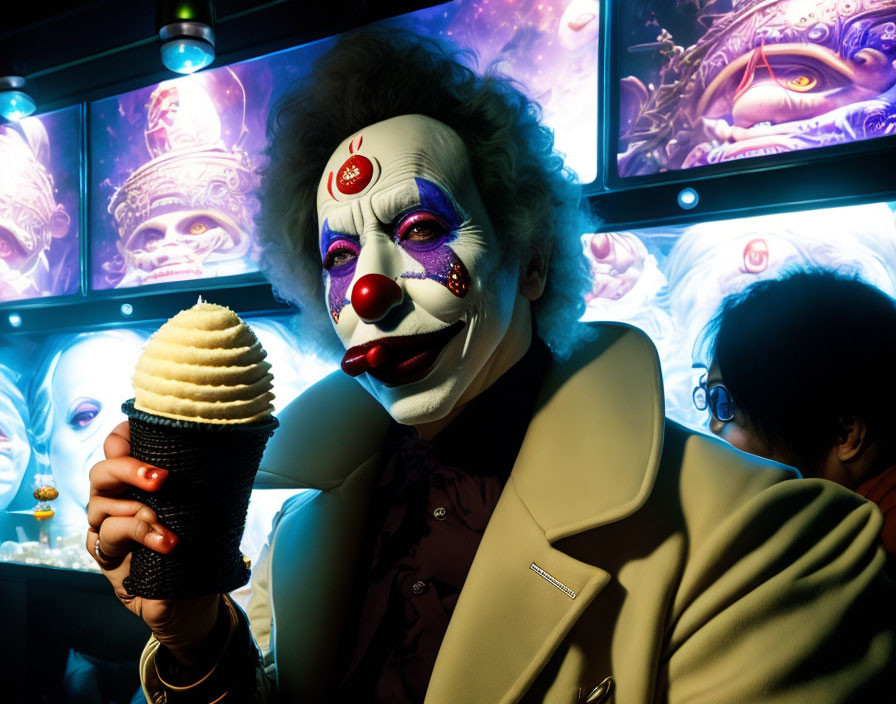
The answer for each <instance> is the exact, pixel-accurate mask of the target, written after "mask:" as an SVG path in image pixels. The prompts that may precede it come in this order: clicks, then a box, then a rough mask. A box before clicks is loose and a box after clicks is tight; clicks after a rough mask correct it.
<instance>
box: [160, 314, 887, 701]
mask: <svg viewBox="0 0 896 704" xmlns="http://www.w3.org/2000/svg"><path fill="white" fill-rule="evenodd" d="M663 415H664V413H663V395H662V386H661V377H660V370H659V363H658V360H657V356H656V352H655V350H654V348H653V346H652V344H651V343H650V341H649V340H648V339H647V338H646V337H645V336H644V335H643V334H641V333H640V332H638V331H635V330H632V329H630V328H627V327H623V326H617V325H605V326H601V328H600V334H599V337H598V339H597V340H596V341H595V342H594V343H592V344H590V345H589V346H588V347H587V349H584V350H583V351H582V352H581V353H579V354H578V355H576V356H574V358H573V359H571V360H569V361H568V362H566V363H564V364H562V365H554V366H553V367H552V368H551V369H550V370H549V372H548V375H547V377H546V379H545V382H544V383H543V386H542V389H541V393H540V397H539V402H538V405H537V411H536V413H535V415H534V416H533V418H532V422H531V424H530V426H529V429H528V431H527V434H526V438H525V440H524V442H523V446H522V448H521V450H520V454H519V457H518V459H517V462H516V464H515V466H514V469H513V472H512V474H511V476H510V479H509V480H508V482H507V485H506V488H505V489H504V492H503V493H502V495H501V498H500V501H499V502H498V505H497V508H496V509H495V512H494V514H493V516H492V518H491V520H490V522H489V524H488V527H487V529H486V532H485V535H484V536H483V539H482V543H481V545H480V547H479V550H478V552H477V553H476V557H475V560H474V562H473V565H472V568H471V570H470V573H469V576H468V577H467V580H466V583H465V584H464V588H463V591H462V593H461V595H460V599H459V601H458V604H457V608H456V610H455V612H454V615H453V616H452V618H451V622H450V624H449V627H448V631H447V633H446V635H445V639H444V641H443V643H442V647H441V650H440V651H439V655H438V659H437V661H436V665H435V670H434V672H433V675H432V679H431V681H430V685H429V689H428V692H427V697H426V701H427V702H428V703H431V704H449V703H450V704H498V703H503V702H518V701H522V702H550V703H551V704H574V703H575V702H578V701H586V700H588V701H610V700H611V699H609V698H607V697H604V698H601V697H602V694H601V692H594V695H593V698H590V699H589V695H590V694H591V693H592V692H593V691H594V690H595V688H596V687H597V686H598V685H599V683H601V682H603V681H604V680H605V679H606V678H607V677H611V678H612V681H613V684H614V689H615V695H614V696H615V699H614V700H613V701H615V702H617V704H648V703H652V702H675V703H677V702H682V703H684V702H688V703H694V704H697V703H701V702H713V703H726V704H727V703H734V702H744V703H749V704H759V703H766V702H768V703H771V702H775V703H778V702H780V703H785V702H786V703H797V702H801V703H802V702H806V703H813V704H815V703H822V702H875V701H881V702H884V701H893V697H892V690H890V693H889V695H888V696H887V697H884V695H883V694H881V695H876V694H875V695H872V694H871V692H873V691H875V689H874V687H876V684H877V680H878V679H882V678H883V673H884V672H885V671H889V672H890V673H891V675H892V672H893V671H894V669H893V668H894V664H896V623H894V622H896V613H894V611H896V609H894V607H893V604H894V603H896V601H894V596H896V589H894V586H893V584H892V583H890V582H886V581H884V580H883V578H882V576H881V574H882V573H881V568H882V566H883V563H884V555H883V552H882V550H881V548H880V546H879V545H878V541H877V535H878V533H879V531H880V526H881V517H880V515H879V513H878V511H877V509H876V508H875V507H874V506H873V505H871V504H869V503H866V502H865V501H863V500H862V499H859V498H857V497H856V496H854V495H853V494H851V493H850V492H847V491H845V490H843V489H841V488H840V487H838V486H836V485H834V484H830V483H828V482H824V481H819V480H797V481H794V478H796V477H797V476H798V475H796V473H795V472H794V471H793V470H791V469H789V468H786V467H783V466H780V465H776V464H773V463H770V462H765V461H762V460H759V459H757V458H755V457H753V456H750V455H747V454H744V453H741V452H738V451H736V450H734V449H732V448H731V447H729V446H727V445H725V444H723V443H721V442H719V441H717V440H715V439H714V438H709V437H706V436H703V435H699V434H695V433H692V432H690V431H688V430H686V429H684V428H682V427H681V426H679V425H677V424H675V423H672V422H669V421H665V422H664V417H663ZM280 419H281V423H282V425H281V428H280V430H278V432H277V435H276V436H275V438H274V440H272V442H271V445H270V447H269V449H268V451H267V453H266V455H265V460H264V462H263V468H264V471H263V473H262V474H260V475H259V484H260V485H262V486H271V487H273V486H276V487H284V486H307V487H313V488H318V489H321V490H322V491H321V492H320V493H316V494H313V495H310V496H309V495H305V496H300V497H297V498H296V499H294V500H292V501H290V502H288V503H287V505H286V506H285V507H284V510H283V511H282V512H281V514H279V515H278V520H277V522H276V525H275V530H274V532H273V534H272V535H273V542H272V546H271V551H270V553H269V555H270V558H271V559H270V560H265V561H264V562H263V563H261V564H260V565H259V569H257V570H256V577H255V584H254V596H253V599H252V602H251V603H250V608H249V617H250V620H251V623H252V629H253V632H254V633H255V635H256V638H257V640H258V642H259V643H260V644H261V645H262V646H263V648H265V649H268V655H267V661H268V662H269V663H270V664H271V666H270V667H269V672H270V674H271V676H272V677H276V680H277V685H278V689H279V692H280V697H281V701H283V702H314V701H326V698H325V695H324V687H325V685H326V683H327V679H328V677H329V676H330V674H331V665H332V662H333V660H334V655H335V653H336V651H337V648H338V636H339V634H340V632H341V629H342V625H343V616H344V615H345V613H346V608H345V607H346V602H347V599H348V598H349V595H350V593H351V586H352V580H353V577H354V574H353V567H354V565H355V562H356V557H357V553H358V547H359V542H360V538H361V535H362V532H363V530H364V529H365V527H366V518H367V503H368V496H369V491H370V489H371V488H372V486H373V485H374V484H375V482H376V479H377V476H378V472H379V470H380V468H381V465H382V459H383V458H382V457H381V456H380V446H381V444H382V439H383V434H384V432H385V430H386V427H387V424H388V418H387V416H386V415H385V413H384V412H383V410H382V409H381V408H380V407H379V406H378V405H377V404H376V402H375V401H373V399H372V398H370V397H369V396H368V395H367V394H366V392H364V391H363V390H362V389H361V388H360V386H359V385H358V384H357V383H356V382H355V381H353V380H350V379H348V378H347V377H344V375H341V374H336V375H332V376H331V377H328V378H327V379H325V380H324V381H322V382H321V383H320V384H318V385H317V386H315V387H313V388H312V389H310V390H309V391H307V392H306V393H305V394H303V395H302V396H301V397H300V398H299V399H297V401H296V402H294V403H293V404H292V405H291V406H290V407H289V408H287V409H286V410H285V411H284V413H283V414H282V415H281V417H280ZM272 621H273V624H274V631H273V632H272V631H271V624H272ZM154 647H155V644H154V643H153V642H151V643H150V646H149V647H148V649H147V652H146V653H145V656H144V659H143V670H144V673H145V672H146V668H148V667H149V666H150V665H151V662H152V653H153V652H154ZM273 663H276V669H275V668H274V667H273ZM275 672H276V674H274V673H275ZM889 680H890V682H888V684H889V683H891V682H892V676H891V677H890V678H889Z"/></svg>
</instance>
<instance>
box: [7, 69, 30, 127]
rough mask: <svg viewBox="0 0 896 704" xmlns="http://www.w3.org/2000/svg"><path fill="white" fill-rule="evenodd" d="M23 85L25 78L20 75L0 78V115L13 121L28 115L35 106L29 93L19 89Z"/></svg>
mask: <svg viewBox="0 0 896 704" xmlns="http://www.w3.org/2000/svg"><path fill="white" fill-rule="evenodd" d="M24 87H25V79H24V78H22V77H21V76H3V77H2V78H0V115H2V116H3V117H4V118H6V119H7V120H12V121H15V120H21V119H22V118H23V117H28V116H29V115H31V114H32V113H33V112H34V110H35V108H36V107H37V106H36V105H35V104H34V101H33V100H32V99H31V96H30V95H28V94H27V93H24V92H22V91H21V90H19V89H20V88H24Z"/></svg>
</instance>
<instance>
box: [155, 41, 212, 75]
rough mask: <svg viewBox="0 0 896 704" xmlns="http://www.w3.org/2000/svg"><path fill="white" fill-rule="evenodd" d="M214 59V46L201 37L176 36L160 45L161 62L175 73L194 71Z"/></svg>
mask: <svg viewBox="0 0 896 704" xmlns="http://www.w3.org/2000/svg"><path fill="white" fill-rule="evenodd" d="M214 60H215V47H213V46H212V45H211V44H209V43H208V42H206V41H204V40H202V39H190V38H188V37H177V38H175V39H171V40H169V41H168V42H166V43H164V44H163V45H162V63H163V64H165V67H166V68H168V69H170V70H171V71H174V72H175V73H194V72H196V71H199V70H200V69H203V68H205V67H206V66H208V65H209V64H210V63H211V62H212V61H214Z"/></svg>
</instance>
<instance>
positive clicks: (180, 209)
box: [103, 73, 256, 288]
mask: <svg viewBox="0 0 896 704" xmlns="http://www.w3.org/2000/svg"><path fill="white" fill-rule="evenodd" d="M230 75H233V80H232V83H234V84H236V85H240V86H241V84H240V83H239V81H238V80H237V79H236V77H235V75H234V74H232V73H231V74H230ZM234 92H235V91H234ZM243 111H245V108H243ZM143 136H144V140H145V146H146V150H147V152H148V154H149V157H150V159H149V161H147V162H146V163H144V164H142V165H141V166H139V167H138V168H136V169H135V170H134V171H133V172H132V173H131V174H130V175H129V176H128V177H127V180H126V181H125V182H124V184H123V185H122V186H121V187H120V188H118V189H117V190H116V191H115V193H114V194H113V196H112V198H111V200H110V201H109V204H108V212H109V214H110V215H112V217H113V218H114V220H115V223H116V229H117V232H118V235H119V239H118V242H117V249H118V255H117V257H116V258H114V259H113V260H112V261H107V262H104V264H103V266H104V270H105V272H106V275H105V278H106V280H107V281H108V282H109V283H112V284H114V286H115V287H116V288H124V287H129V286H143V285H147V284H154V283H163V282H169V281H184V280H191V279H198V278H207V277H212V276H228V275H234V274H241V273H244V272H246V271H251V270H253V269H255V268H256V267H255V266H254V263H253V262H252V261H250V260H251V256H250V255H251V248H252V243H253V238H252V234H251V233H252V215H253V212H254V207H255V201H254V195H253V189H254V188H255V185H256V176H255V174H254V171H253V166H252V163H251V162H250V159H249V156H248V153H247V152H246V151H244V150H243V149H242V148H241V147H240V145H239V139H240V138H242V137H244V136H245V135H244V134H241V135H240V138H238V139H237V140H236V143H235V144H234V145H233V146H232V147H231V148H228V147H227V146H225V143H224V141H223V130H222V122H221V117H220V115H219V113H218V108H217V106H216V105H215V102H214V101H213V100H212V98H211V97H210V95H209V92H208V91H207V90H206V87H205V86H204V85H203V83H202V79H201V78H200V77H197V76H188V77H185V78H180V79H177V80H174V81H165V82H163V83H160V84H159V85H158V86H157V87H156V88H155V89H154V90H153V91H152V94H151V95H150V97H149V102H148V104H147V106H146V129H145V131H144V135H143Z"/></svg>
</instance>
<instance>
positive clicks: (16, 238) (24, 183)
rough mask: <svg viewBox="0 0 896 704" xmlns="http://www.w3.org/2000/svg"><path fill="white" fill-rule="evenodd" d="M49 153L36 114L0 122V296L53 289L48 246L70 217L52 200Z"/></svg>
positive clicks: (64, 229) (44, 292)
mask: <svg viewBox="0 0 896 704" xmlns="http://www.w3.org/2000/svg"><path fill="white" fill-rule="evenodd" d="M49 153H50V148H49V138H48V136H47V131H46V128H45V127H44V125H43V123H42V122H41V121H40V119H39V118H37V117H29V118H26V119H24V120H22V121H21V122H19V123H10V124H4V125H0V300H5V301H9V300H16V299H20V298H27V297H30V296H41V295H50V294H53V293H55V291H53V290H52V288H53V286H52V282H51V281H50V273H49V265H48V263H47V257H46V252H47V250H49V249H50V245H51V244H52V242H53V239H54V238H60V237H64V236H65V235H66V234H68V230H69V226H70V224H71V218H70V217H69V215H68V213H67V212H66V211H65V208H64V207H63V206H62V205H61V204H60V203H57V202H56V195H55V186H54V183H53V176H52V174H51V173H50V171H49V170H48V163H49Z"/></svg>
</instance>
